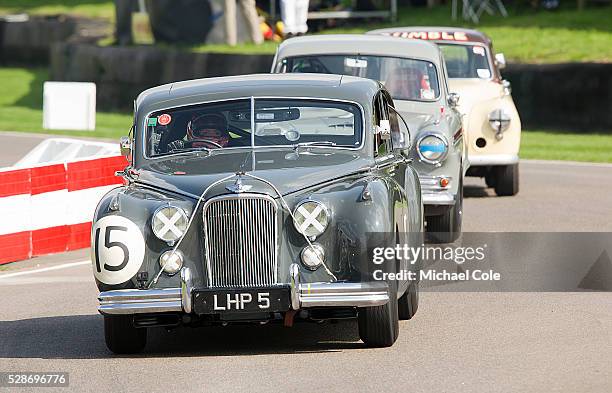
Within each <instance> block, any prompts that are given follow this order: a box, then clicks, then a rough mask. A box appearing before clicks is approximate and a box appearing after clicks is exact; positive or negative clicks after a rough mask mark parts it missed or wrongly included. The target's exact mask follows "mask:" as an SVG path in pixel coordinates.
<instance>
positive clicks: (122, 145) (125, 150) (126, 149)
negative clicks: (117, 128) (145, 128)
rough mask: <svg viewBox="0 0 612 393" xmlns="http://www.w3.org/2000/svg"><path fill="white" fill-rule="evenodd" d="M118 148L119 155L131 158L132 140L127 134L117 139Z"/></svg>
mask: <svg viewBox="0 0 612 393" xmlns="http://www.w3.org/2000/svg"><path fill="white" fill-rule="evenodd" d="M119 150H120V151H121V155H122V156H124V157H127V158H128V159H131V157H132V140H131V139H130V137H129V136H122V137H121V139H119Z"/></svg>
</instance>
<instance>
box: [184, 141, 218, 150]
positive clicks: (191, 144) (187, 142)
mask: <svg viewBox="0 0 612 393" xmlns="http://www.w3.org/2000/svg"><path fill="white" fill-rule="evenodd" d="M193 142H203V143H208V144H209V145H211V146H214V147H218V148H220V149H223V146H221V145H220V144H218V143H217V142H214V141H211V140H209V139H192V140H190V141H185V142H184V143H185V145H186V146H189V147H193Z"/></svg>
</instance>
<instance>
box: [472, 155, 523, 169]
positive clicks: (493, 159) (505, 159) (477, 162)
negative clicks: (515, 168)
mask: <svg viewBox="0 0 612 393" xmlns="http://www.w3.org/2000/svg"><path fill="white" fill-rule="evenodd" d="M468 159H469V161H470V166H491V165H513V164H516V163H518V162H519V156H518V155H517V154H482V155H471V156H469V157H468Z"/></svg>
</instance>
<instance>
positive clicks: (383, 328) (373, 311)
mask: <svg viewBox="0 0 612 393" xmlns="http://www.w3.org/2000/svg"><path fill="white" fill-rule="evenodd" d="M390 292H391V293H389V297H390V299H389V302H388V303H387V304H384V305H382V306H375V307H364V308H361V309H359V314H358V316H357V318H358V323H359V338H361V340H362V341H363V342H364V343H365V344H366V345H367V346H368V347H372V348H383V347H390V346H391V345H393V343H395V341H396V340H397V336H398V335H399V319H398V315H397V312H398V309H397V292H396V291H390Z"/></svg>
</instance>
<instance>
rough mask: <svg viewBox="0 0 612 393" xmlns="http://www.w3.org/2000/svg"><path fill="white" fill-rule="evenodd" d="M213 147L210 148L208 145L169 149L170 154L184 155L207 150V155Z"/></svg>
mask: <svg viewBox="0 0 612 393" xmlns="http://www.w3.org/2000/svg"><path fill="white" fill-rule="evenodd" d="M212 151H213V149H209V148H208V147H182V148H180V149H172V150H170V151H168V153H169V154H172V155H182V154H190V153H193V152H205V153H206V155H207V156H209V155H210V154H211V153H212Z"/></svg>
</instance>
